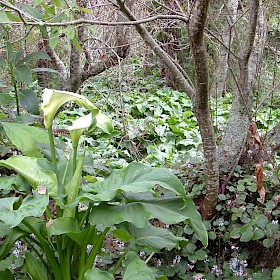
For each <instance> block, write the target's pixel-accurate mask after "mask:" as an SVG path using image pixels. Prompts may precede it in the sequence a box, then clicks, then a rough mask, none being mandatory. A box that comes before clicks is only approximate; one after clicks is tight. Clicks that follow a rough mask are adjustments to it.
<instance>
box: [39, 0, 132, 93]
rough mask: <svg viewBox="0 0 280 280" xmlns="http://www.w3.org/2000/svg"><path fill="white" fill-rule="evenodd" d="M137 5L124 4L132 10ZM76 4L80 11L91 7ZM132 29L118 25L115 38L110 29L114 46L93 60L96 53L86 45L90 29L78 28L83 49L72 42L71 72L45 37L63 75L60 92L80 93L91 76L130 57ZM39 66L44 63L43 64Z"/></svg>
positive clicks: (82, 0) (82, 14) (77, 14)
mask: <svg viewBox="0 0 280 280" xmlns="http://www.w3.org/2000/svg"><path fill="white" fill-rule="evenodd" d="M134 2H135V1H134V0H126V1H124V3H126V4H127V5H128V7H129V8H131V7H132V6H133V4H134ZM77 4H78V5H79V7H81V8H88V6H87V5H89V4H90V3H89V2H88V1H85V0H79V1H77ZM93 14H94V12H93ZM74 16H75V17H76V19H77V18H86V17H88V16H89V15H88V13H85V12H75V15H74ZM117 21H124V17H123V16H122V14H120V13H119V14H118V15H117ZM129 30H130V27H127V26H123V25H118V26H116V28H115V34H114V36H111V35H113V34H112V33H111V32H110V30H107V32H108V33H109V34H110V36H111V37H113V38H114V40H115V42H114V45H113V46H109V45H107V49H108V51H107V53H106V54H103V53H100V55H99V56H98V57H93V55H92V51H93V50H90V48H89V47H88V44H87V42H88V41H89V38H88V39H86V36H89V33H88V32H87V28H86V27H85V26H84V25H82V26H79V27H78V28H77V40H78V41H79V43H80V45H81V48H82V50H78V49H77V47H76V46H75V44H74V43H73V41H71V42H70V44H71V46H70V58H69V64H70V69H69V71H67V68H66V66H65V62H63V61H62V59H60V57H59V55H58V53H57V52H56V51H55V50H54V49H52V48H51V47H50V44H49V37H48V34H47V33H46V34H43V35H42V36H43V46H44V51H45V52H46V53H47V54H48V55H49V56H50V57H51V59H52V61H51V63H52V65H53V66H54V68H55V69H56V70H57V71H58V72H59V73H60V76H59V86H58V87H59V89H62V90H67V91H72V92H77V91H78V90H79V88H80V87H81V85H82V84H83V83H84V82H85V81H86V80H87V79H89V78H90V77H94V76H96V75H99V74H101V73H102V72H104V71H106V70H107V69H109V68H111V67H114V66H116V65H118V64H120V62H121V61H122V60H123V59H125V58H126V57H127V56H128V54H129V46H130V32H129ZM99 45H100V44H99ZM40 63H41V64H42V61H41V62H40ZM40 76H41V77H40V79H41V81H44V79H43V77H42V76H43V75H40ZM45 86H47V85H45Z"/></svg>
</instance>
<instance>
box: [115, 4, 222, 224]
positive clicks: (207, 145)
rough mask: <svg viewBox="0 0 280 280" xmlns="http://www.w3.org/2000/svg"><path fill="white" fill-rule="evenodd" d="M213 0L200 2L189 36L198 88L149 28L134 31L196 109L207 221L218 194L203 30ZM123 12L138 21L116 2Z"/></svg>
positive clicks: (139, 26)
mask: <svg viewBox="0 0 280 280" xmlns="http://www.w3.org/2000/svg"><path fill="white" fill-rule="evenodd" d="M209 2H210V0H197V1H196V4H195V9H194V11H193V14H192V20H191V22H190V27H189V33H190V39H191V47H192V52H193V57H194V61H195V71H196V88H195V89H194V88H192V86H191V85H190V83H189V81H188V79H187V77H186V74H185V73H184V72H182V71H183V70H182V69H181V68H179V67H178V66H177V65H176V63H174V61H173V60H172V59H171V58H170V57H169V55H168V54H167V53H166V52H165V51H164V50H163V49H162V48H161V47H160V46H159V45H158V43H157V42H156V41H155V39H154V38H153V37H152V36H151V34H150V33H149V32H148V31H147V29H146V28H145V27H144V26H142V25H140V24H136V25H135V28H136V30H137V31H138V33H139V34H140V36H141V37H142V38H143V39H144V41H145V42H146V43H147V45H149V46H150V47H151V49H152V50H153V51H154V52H155V54H156V55H157V56H158V57H159V58H161V59H162V61H163V63H164V64H165V65H166V67H168V69H169V70H170V72H171V73H172V75H173V77H174V80H175V81H176V82H177V83H178V84H179V85H180V87H181V88H182V89H183V90H184V91H185V92H186V94H187V95H188V96H189V97H190V98H192V101H193V103H194V110H195V114H196V117H197V120H198V125H199V129H200V133H201V136H202V143H203V153H204V157H205V173H206V180H207V186H206V197H205V201H204V203H203V206H202V216H203V218H204V219H209V218H212V217H213V215H214V213H215V207H216V204H217V198H218V192H219V168H218V163H217V158H216V142H215V133H214V130H213V124H212V120H211V114H210V107H209V85H208V63H207V55H206V49H205V45H204V27H205V22H206V19H207V12H208V6H209ZM117 3H118V5H119V8H120V10H121V11H122V12H123V13H124V14H125V15H126V16H127V18H128V19H130V20H131V21H135V20H136V18H135V17H134V15H133V14H132V13H131V11H130V10H129V9H128V8H127V6H126V5H124V3H123V2H122V1H121V0H117Z"/></svg>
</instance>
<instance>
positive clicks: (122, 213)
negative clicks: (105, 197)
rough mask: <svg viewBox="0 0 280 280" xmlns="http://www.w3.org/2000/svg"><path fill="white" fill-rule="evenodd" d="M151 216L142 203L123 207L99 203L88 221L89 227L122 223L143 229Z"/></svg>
mask: <svg viewBox="0 0 280 280" xmlns="http://www.w3.org/2000/svg"><path fill="white" fill-rule="evenodd" d="M152 217H153V215H152V214H151V213H150V212H149V211H148V210H147V209H146V207H145V205H143V204H142V203H130V204H125V205H108V204H106V203H101V204H100V205H98V206H97V207H95V208H93V210H92V211H91V213H90V216H89V221H90V223H91V225H98V224H101V225H104V226H106V227H111V226H113V225H117V224H120V223H122V222H129V223H133V224H134V225H135V226H136V227H139V228H141V227H145V226H146V225H147V222H148V221H149V220H150V219H151V218H152Z"/></svg>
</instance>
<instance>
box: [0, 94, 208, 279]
mask: <svg viewBox="0 0 280 280" xmlns="http://www.w3.org/2000/svg"><path fill="white" fill-rule="evenodd" d="M67 102H74V103H76V104H78V105H79V106H81V107H83V108H85V109H87V111H89V113H88V114H86V115H84V116H82V117H80V118H78V119H76V120H75V121H73V122H72V125H70V126H68V127H67V130H68V131H69V133H70V136H71V146H72V147H71V152H69V149H65V148H61V147H59V145H56V140H55V138H54V136H53V131H52V126H53V122H54V118H55V116H56V114H57V112H58V110H60V108H61V107H62V106H63V105H64V104H65V103H67ZM42 110H43V113H44V125H45V128H46V130H47V133H46V132H45V131H44V130H42V129H40V128H37V127H31V126H26V125H23V124H16V123H7V122H6V123H2V125H3V128H4V130H5V132H6V134H7V136H8V137H9V139H10V140H11V141H12V143H13V144H14V145H15V146H16V147H17V148H18V149H19V150H20V151H21V153H22V155H17V156H12V157H10V158H8V159H7V160H1V161H0V165H1V166H2V167H5V168H8V169H10V170H13V171H14V172H16V173H17V175H16V176H14V175H10V176H8V175H6V176H4V179H3V178H2V179H3V180H2V181H1V180H0V188H1V189H2V190H5V192H6V193H7V194H8V193H10V196H8V195H5V197H3V198H0V228H1V230H0V232H1V237H2V238H3V240H4V241H3V244H2V246H1V249H0V278H3V277H6V278H7V279H14V278H13V277H16V278H17V277H20V279H29V278H31V279H43V280H44V279H56V280H58V279H59V280H61V279H64V280H70V279H73V278H74V279H79V280H83V279H86V280H90V279H104V280H106V279H114V277H115V275H118V274H121V275H122V277H123V279H132V278H133V279H156V276H154V273H153V271H152V270H151V269H150V268H149V267H148V266H147V262H148V261H149V259H150V258H148V259H147V261H146V262H144V261H143V260H141V259H140V257H139V256H138V252H140V251H143V250H148V251H149V252H150V254H151V256H152V255H153V254H154V252H158V251H160V250H161V249H167V250H171V249H172V248H175V247H177V248H180V246H182V245H184V244H185V243H186V240H185V239H184V238H182V237H176V236H175V235H174V234H172V233H171V232H170V231H169V230H168V229H164V228H158V227H155V226H153V225H152V223H150V221H151V220H152V219H158V220H160V221H162V222H163V223H166V224H175V223H179V222H181V221H186V222H187V223H189V225H190V227H191V228H192V229H193V232H194V234H195V235H196V237H197V238H198V239H199V240H200V241H201V242H202V244H203V246H207V243H208V238H207V233H206V229H205V227H204V225H203V223H202V221H201V218H200V215H199V213H198V212H197V210H196V206H195V204H194V203H193V201H192V199H191V197H190V196H187V195H186V194H185V189H184V186H183V185H182V183H181V182H180V181H179V180H178V179H177V178H176V177H175V176H174V175H173V174H171V173H170V172H168V171H167V170H165V169H163V168H153V167H148V166H145V165H143V164H141V163H131V164H129V165H128V166H127V167H126V168H125V169H121V170H114V171H113V172H112V173H111V175H110V176H109V177H107V178H105V179H104V180H99V181H98V180H97V179H96V178H92V180H90V181H93V182H90V183H89V182H85V181H83V180H82V177H83V176H82V175H83V172H84V171H83V168H84V159H85V152H84V149H83V148H81V149H79V141H80V138H81V135H82V134H83V133H84V132H85V131H94V130H95V128H96V127H99V128H100V129H101V130H102V131H103V132H105V133H108V134H110V133H112V132H113V126H112V123H111V120H110V119H109V118H108V117H106V116H105V115H104V114H103V113H101V112H100V111H99V110H98V109H97V108H96V107H95V106H94V105H93V104H92V103H91V102H90V101H89V100H88V99H87V98H85V97H84V96H82V95H78V94H75V93H69V92H64V91H56V90H49V89H46V90H45V91H44V93H43V105H42ZM15 178H16V179H15ZM4 182H5V183H4ZM109 237H113V238H117V239H118V240H120V241H121V242H123V244H125V246H124V248H123V251H122V252H121V253H122V254H119V256H118V258H117V259H116V260H115V262H113V263H111V265H110V266H108V265H107V266H106V268H105V269H106V271H104V269H103V270H102V269H101V267H100V268H98V267H97V264H96V263H97V262H98V260H99V259H100V256H102V254H103V253H104V249H103V247H104V246H105V243H106V241H107V239H108V238H109ZM15 246H16V247H15ZM102 249H103V250H102ZM18 251H21V253H22V254H23V255H24V256H25V257H24V258H17V257H16V253H15V252H18ZM17 255H18V253H17ZM19 259H20V261H19ZM122 266H123V268H122ZM18 267H20V268H21V269H20V271H19V270H18ZM27 275H29V278H28V276H27Z"/></svg>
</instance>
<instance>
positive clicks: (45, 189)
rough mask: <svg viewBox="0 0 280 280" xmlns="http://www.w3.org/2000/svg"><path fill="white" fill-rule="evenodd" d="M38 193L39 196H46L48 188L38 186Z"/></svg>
mask: <svg viewBox="0 0 280 280" xmlns="http://www.w3.org/2000/svg"><path fill="white" fill-rule="evenodd" d="M37 191H38V194H46V192H47V187H46V186H38V187H37Z"/></svg>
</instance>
